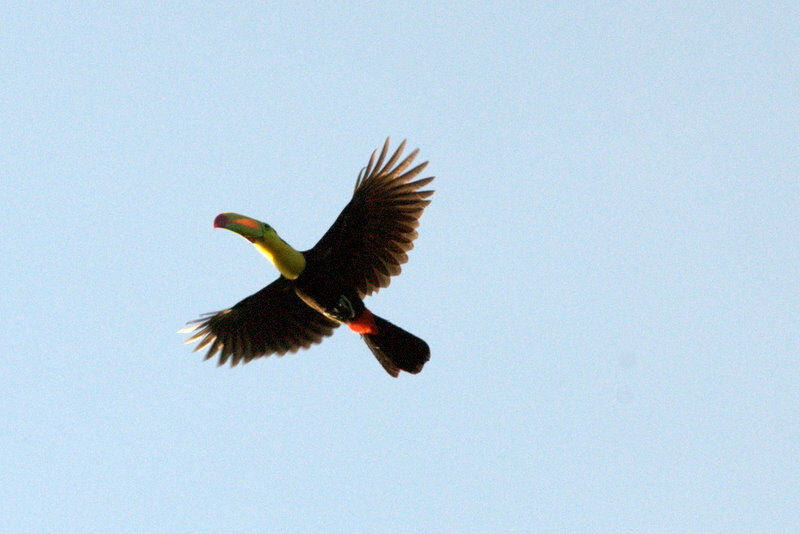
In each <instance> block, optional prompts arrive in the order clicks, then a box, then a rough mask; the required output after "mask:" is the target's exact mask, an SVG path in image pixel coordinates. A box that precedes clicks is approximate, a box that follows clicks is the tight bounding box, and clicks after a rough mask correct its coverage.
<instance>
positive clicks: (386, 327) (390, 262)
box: [181, 139, 433, 376]
mask: <svg viewBox="0 0 800 534" xmlns="http://www.w3.org/2000/svg"><path fill="white" fill-rule="evenodd" d="M404 146H405V141H403V142H402V143H401V144H400V146H399V147H398V148H397V150H396V151H395V153H394V155H392V156H391V157H390V158H389V159H388V161H386V160H385V158H386V154H387V149H388V148H389V140H388V139H387V140H386V143H385V144H384V145H383V149H382V150H381V153H380V155H379V156H378V159H377V161H375V154H376V152H377V150H376V151H375V152H373V153H372V156H371V157H370V159H369V163H368V164H367V166H366V168H364V169H362V171H361V173H359V176H358V180H356V186H355V191H354V193H353V198H352V199H351V200H350V202H349V203H348V204H347V206H346V207H345V208H344V210H342V212H341V213H340V214H339V217H338V218H337V219H336V221H335V222H334V223H333V226H331V228H330V229H329V230H328V231H327V232H326V233H325V235H324V236H322V239H320V240H319V242H318V243H317V244H316V245H315V246H314V247H313V248H311V249H309V250H306V251H304V252H299V251H297V250H295V249H293V248H292V247H290V246H289V245H288V244H286V242H285V241H284V240H283V239H281V238H280V237H278V234H277V233H276V232H275V230H274V229H273V228H272V227H271V226H269V225H268V224H266V223H263V222H261V221H257V220H255V219H251V218H250V217H245V216H243V215H239V214H236V213H222V214H221V215H218V216H217V218H216V219H215V220H214V227H215V228H225V229H227V230H231V231H233V232H236V233H237V234H239V235H241V236H243V237H244V238H246V239H247V240H248V241H250V242H251V243H253V244H254V245H255V247H256V248H257V249H258V250H259V251H260V252H261V253H263V254H264V255H265V256H266V257H267V258H269V259H270V261H272V263H273V264H274V265H275V267H277V269H278V271H280V273H281V276H280V278H278V279H277V280H275V281H274V282H272V283H271V284H269V285H268V286H267V287H265V288H264V289H262V290H261V291H259V292H257V293H255V294H253V295H250V296H249V297H247V298H246V299H244V300H242V301H241V302H239V303H238V304H236V305H235V306H233V307H232V308H230V309H227V310H223V311H220V312H217V313H210V314H206V315H204V316H203V317H201V318H200V319H197V320H195V321H192V322H191V323H189V325H190V326H188V327H187V328H184V329H183V330H181V332H182V333H189V332H191V333H193V335H192V337H190V338H189V339H187V340H186V342H187V343H189V342H192V341H195V340H198V339H199V340H200V343H199V344H198V345H197V347H195V350H200V349H202V348H204V347H206V346H209V345H210V347H209V349H208V352H207V353H206V359H209V358H211V357H212V356H214V355H215V354H216V353H217V352H219V364H220V365H222V364H224V363H225V362H226V361H228V360H229V359H230V361H231V365H236V364H238V363H239V362H244V363H247V362H249V361H250V360H252V359H253V358H258V357H260V356H269V355H270V354H273V353H277V354H279V355H283V354H285V353H286V352H296V351H297V350H298V349H300V348H308V347H310V346H311V344H312V343H319V342H320V341H322V338H323V337H325V336H329V335H331V334H332V333H333V329H334V328H336V327H337V326H339V325H340V324H342V323H344V324H347V325H348V326H349V327H350V328H351V329H352V330H354V331H355V332H358V333H359V334H361V336H362V337H363V339H364V341H365V342H366V344H367V346H368V347H369V349H370V350H371V351H372V353H373V354H374V355H375V357H376V358H378V361H379V362H380V363H381V365H382V366H383V368H384V369H386V371H387V372H388V373H389V374H390V375H392V376H397V375H398V374H399V372H400V371H407V372H409V373H418V372H420V371H421V370H422V366H423V365H424V364H425V362H427V361H428V359H429V358H430V349H429V348H428V344H427V343H425V342H424V341H423V340H421V339H420V338H418V337H416V336H414V335H412V334H409V333H408V332H406V331H405V330H403V329H402V328H399V327H397V326H395V325H393V324H392V323H390V322H389V321H386V320H385V319H382V318H380V317H378V316H377V315H374V314H373V313H371V312H370V311H369V310H368V309H367V308H366V307H365V306H364V302H363V300H362V299H363V298H364V297H365V296H366V295H369V294H371V293H374V292H376V291H378V290H379V289H380V288H382V287H386V286H388V285H389V278H390V277H391V276H394V275H396V274H399V273H400V265H401V264H403V263H405V262H406V261H407V260H408V256H407V255H406V252H408V251H409V250H410V249H411V248H412V247H413V244H412V242H413V241H414V239H415V238H416V237H417V232H416V231H415V228H416V227H417V226H419V218H420V216H421V215H422V212H423V210H424V209H425V207H426V206H427V205H428V204H430V200H426V198H427V197H429V196H431V195H432V194H433V191H431V190H426V191H420V189H421V188H422V187H424V186H426V185H428V184H429V183H430V182H431V181H432V180H433V177H429V178H423V179H420V180H416V181H412V180H414V178H415V177H416V176H418V175H419V174H420V173H421V172H422V170H423V169H424V168H425V166H426V165H427V162H424V163H422V164H420V165H417V166H416V167H414V168H412V169H411V170H408V171H406V169H407V168H408V167H409V165H410V164H411V162H412V161H413V160H414V157H415V156H416V155H417V152H418V151H419V150H415V151H414V152H412V153H411V154H410V155H408V156H407V157H406V158H405V159H403V160H402V161H401V162H400V163H398V160H399V159H400V155H401V153H402V151H403V147H404Z"/></svg>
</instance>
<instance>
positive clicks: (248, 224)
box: [214, 213, 264, 241]
mask: <svg viewBox="0 0 800 534" xmlns="http://www.w3.org/2000/svg"><path fill="white" fill-rule="evenodd" d="M214 228H224V229H226V230H230V231H231V232H236V233H237V234H239V235H240V236H242V237H244V238H245V239H247V240H248V241H253V240H255V239H258V238H260V237H264V223H262V222H261V221H257V220H255V219H251V218H250V217H245V216H244V215H239V214H238V213H220V214H219V215H217V218H216V219H214Z"/></svg>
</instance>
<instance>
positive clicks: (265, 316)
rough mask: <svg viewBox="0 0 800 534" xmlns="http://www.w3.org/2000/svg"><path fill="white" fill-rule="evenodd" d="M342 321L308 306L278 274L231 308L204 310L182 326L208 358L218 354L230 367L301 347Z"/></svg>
mask: <svg viewBox="0 0 800 534" xmlns="http://www.w3.org/2000/svg"><path fill="white" fill-rule="evenodd" d="M337 326H338V323H336V322H334V321H331V320H330V319H328V318H327V317H325V316H324V315H322V314H320V313H318V312H317V311H316V310H314V309H312V308H310V307H309V306H308V305H307V304H306V303H305V302H303V301H302V300H300V298H299V297H298V296H297V295H296V294H295V292H294V289H293V288H292V283H291V282H290V281H289V280H287V279H286V278H284V277H280V278H278V279H277V280H275V281H274V282H272V283H271V284H269V285H268V286H267V287H265V288H264V289H262V290H261V291H258V292H257V293H254V294H253V295H250V296H249V297H247V298H246V299H244V300H242V301H241V302H239V303H237V304H236V305H235V306H233V307H232V308H229V309H227V310H222V311H220V312H216V313H209V314H205V315H204V316H203V317H201V318H200V319H196V320H194V321H191V322H190V323H189V326H187V327H186V328H184V329H182V330H181V332H183V333H191V334H192V336H191V337H190V338H189V339H187V340H186V343H191V342H193V341H197V340H200V342H199V343H198V344H197V346H196V347H195V348H194V350H196V351H197V350H201V349H203V348H205V347H209V348H208V352H207V353H206V355H205V359H206V360H208V359H210V358H212V357H214V356H215V355H216V354H217V353H219V362H218V363H219V365H224V364H225V363H226V362H227V361H229V360H230V362H231V366H235V365H238V364H239V363H240V362H244V363H247V362H249V361H250V360H253V359H255V358H259V357H261V356H269V355H270V354H275V353H277V354H278V355H283V354H285V353H287V352H297V351H298V350H299V349H301V348H308V347H310V346H311V345H312V344H314V343H319V342H320V341H322V338H324V337H326V336H330V335H331V334H332V333H333V329H334V328H336V327H337Z"/></svg>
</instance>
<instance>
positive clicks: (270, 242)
mask: <svg viewBox="0 0 800 534" xmlns="http://www.w3.org/2000/svg"><path fill="white" fill-rule="evenodd" d="M214 228H224V229H226V230H230V231H231V232H235V233H237V234H239V235H240V236H242V237H244V238H245V239H247V240H248V241H250V242H251V243H252V244H253V245H255V247H256V248H257V249H258V251H259V252H261V253H262V254H263V255H264V256H266V257H267V258H268V259H269V261H271V262H272V263H273V264H274V265H275V267H277V268H278V270H279V271H280V272H281V274H282V275H283V276H285V277H286V278H289V279H291V280H294V279H295V278H297V277H298V276H300V273H301V272H303V269H305V267H306V260H305V256H303V253H302V252H298V251H297V250H295V249H293V248H292V247H290V246H289V245H288V244H287V243H286V241H284V240H283V239H281V238H280V236H278V233H277V232H276V231H275V229H274V228H272V227H271V226H270V225H268V224H267V223H265V222H261V221H257V220H256V219H253V218H250V217H247V216H245V215H240V214H238V213H220V214H219V215H217V218H216V219H214Z"/></svg>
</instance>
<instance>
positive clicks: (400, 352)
mask: <svg viewBox="0 0 800 534" xmlns="http://www.w3.org/2000/svg"><path fill="white" fill-rule="evenodd" d="M349 326H350V328H351V329H352V330H354V331H356V332H358V333H359V334H361V337H363V338H364V342H365V343H366V344H367V347H369V350H371V351H372V354H374V355H375V357H376V358H377V359H378V361H379V362H380V364H381V365H382V366H383V368H384V369H386V372H387V373H389V374H390V375H392V376H395V377H396V376H397V375H398V374H400V371H406V372H407V373H412V374H416V373H419V372H420V371H422V366H423V365H425V362H427V361H428V360H429V359H430V357H431V350H430V348H428V344H427V343H425V342H424V341H423V340H421V339H420V338H418V337H417V336H415V335H414V334H409V333H408V332H406V331H405V330H403V329H402V328H400V327H399V326H395V325H393V324H392V323H390V322H389V321H387V320H386V319H383V318H382V317H378V316H377V315H373V314H372V312H370V311H369V310H367V309H365V310H364V312H363V313H362V314H361V316H359V317H358V318H357V319H356V320H355V321H353V322H352V323H350V325H349Z"/></svg>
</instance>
